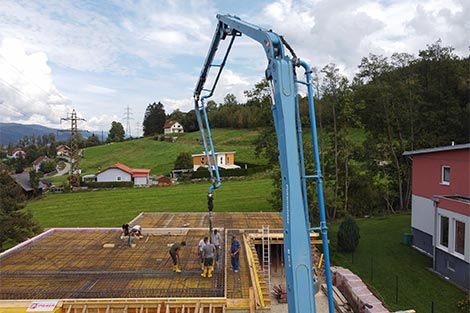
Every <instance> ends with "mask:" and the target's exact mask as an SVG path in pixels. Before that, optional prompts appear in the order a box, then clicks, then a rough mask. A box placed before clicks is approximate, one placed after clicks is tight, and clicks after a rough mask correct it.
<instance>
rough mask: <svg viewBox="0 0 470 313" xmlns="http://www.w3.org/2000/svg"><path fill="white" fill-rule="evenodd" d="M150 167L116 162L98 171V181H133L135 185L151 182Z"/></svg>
mask: <svg viewBox="0 0 470 313" xmlns="http://www.w3.org/2000/svg"><path fill="white" fill-rule="evenodd" d="M149 175H150V170H149V169H143V168H130V167H129V166H126V165H124V164H121V163H116V164H114V165H111V166H110V167H108V168H106V169H104V170H102V171H99V172H98V173H96V181H97V182H115V181H123V182H133V183H134V185H148V184H149Z"/></svg>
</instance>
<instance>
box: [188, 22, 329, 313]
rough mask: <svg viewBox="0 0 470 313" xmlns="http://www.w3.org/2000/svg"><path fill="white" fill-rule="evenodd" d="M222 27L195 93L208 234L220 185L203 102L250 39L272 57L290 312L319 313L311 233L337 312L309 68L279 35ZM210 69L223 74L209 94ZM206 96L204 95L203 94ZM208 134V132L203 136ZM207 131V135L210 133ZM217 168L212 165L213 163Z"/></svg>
mask: <svg viewBox="0 0 470 313" xmlns="http://www.w3.org/2000/svg"><path fill="white" fill-rule="evenodd" d="M217 19H218V24H217V28H216V30H215V34H214V37H213V38H212V43H211V46H210V49H209V53H208V55H207V57H206V60H205V63H204V67H203V69H202V71H201V75H200V77H199V81H198V83H197V85H196V89H195V91H194V102H195V111H196V116H197V120H198V123H199V128H200V130H201V136H202V139H203V144H204V150H205V153H206V156H207V159H208V162H209V164H208V165H209V166H208V167H209V171H210V173H211V177H212V185H211V186H210V188H209V191H208V207H209V217H210V221H211V222H210V231H211V234H212V208H213V198H212V192H213V190H214V189H216V188H219V187H220V185H221V182H220V176H219V171H218V167H217V162H215V160H216V158H215V151H214V146H213V143H212V137H211V133H210V128H209V124H208V118H207V111H206V107H205V100H206V99H207V98H209V97H211V96H212V94H213V91H214V89H215V87H216V85H217V82H218V80H219V77H220V74H221V72H222V69H223V67H224V65H225V62H226V60H227V57H228V54H229V52H230V49H231V47H232V44H233V41H234V40H235V38H236V36H241V35H246V36H248V37H250V38H252V39H254V40H256V41H257V42H259V43H260V44H261V45H262V46H263V48H264V51H265V53H266V57H267V58H268V67H267V69H266V73H265V74H266V79H267V80H268V81H270V82H271V86H272V89H273V90H272V92H273V99H274V103H273V104H272V113H273V118H274V125H275V128H276V134H277V141H278V149H279V161H280V166H281V179H282V217H283V220H284V262H285V266H286V286H287V293H288V299H289V300H288V301H289V302H288V305H289V312H290V313H294V312H297V313H305V312H316V309H315V292H314V273H313V266H312V253H311V246H310V232H311V231H313V230H316V231H320V232H321V237H322V243H323V253H324V261H325V269H326V270H325V273H326V283H327V289H328V306H329V312H330V313H334V304H333V295H332V286H331V274H330V257H329V251H328V234H327V227H326V216H325V207H324V200H323V187H322V174H321V169H320V159H319V152H318V141H317V132H316V122H315V110H314V105H313V88H312V84H311V70H310V67H309V66H308V64H306V63H305V62H303V61H301V60H299V59H297V57H296V56H295V53H293V51H291V54H292V56H293V57H292V58H290V57H289V56H288V55H286V54H285V48H288V49H289V50H291V49H290V47H289V45H287V43H286V42H285V41H284V40H283V38H282V37H280V36H279V35H278V34H276V33H274V32H272V31H270V30H266V29H263V28H261V27H258V26H255V25H253V24H249V23H247V22H244V21H242V20H240V19H239V18H237V17H234V16H230V15H217ZM226 38H230V43H229V44H228V48H227V51H226V53H225V55H224V57H223V59H222V62H221V63H220V64H217V65H215V64H212V62H213V60H214V56H215V54H216V51H217V49H218V47H219V44H220V42H221V40H225V39H226ZM212 67H217V68H218V69H219V71H218V73H217V75H216V76H215V79H214V82H213V85H212V87H211V88H210V89H204V85H205V82H206V79H207V76H208V73H209V71H210V69H211V68H212ZM295 67H303V68H304V70H305V77H306V79H305V81H299V80H297V76H296V72H295ZM299 83H300V84H304V85H306V86H307V91H308V101H309V110H310V129H311V135H312V149H313V155H314V163H315V172H316V173H314V174H313V175H306V173H305V167H304V153H303V145H302V127H301V123H300V113H299V103H298V98H297V95H298V92H297V84H299ZM202 92H205V93H206V94H205V95H201V93H202ZM205 130H206V131H205ZM206 132H207V134H206ZM212 163H214V164H212ZM309 178H312V179H314V180H315V181H316V185H317V191H318V204H319V211H320V226H319V227H315V228H310V222H309V215H308V203H307V187H306V186H307V183H306V180H307V179H309Z"/></svg>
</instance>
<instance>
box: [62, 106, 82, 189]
mask: <svg viewBox="0 0 470 313" xmlns="http://www.w3.org/2000/svg"><path fill="white" fill-rule="evenodd" d="M62 121H67V122H68V121H70V133H71V134H70V149H71V150H72V155H71V156H70V164H71V170H70V176H69V180H70V185H71V186H72V187H80V166H79V160H80V153H79V149H78V139H79V137H78V136H79V135H78V134H79V133H78V126H77V124H78V121H85V119H83V118H78V117H77V113H76V112H75V109H73V110H72V113H67V117H63V118H61V119H60V122H61V123H62Z"/></svg>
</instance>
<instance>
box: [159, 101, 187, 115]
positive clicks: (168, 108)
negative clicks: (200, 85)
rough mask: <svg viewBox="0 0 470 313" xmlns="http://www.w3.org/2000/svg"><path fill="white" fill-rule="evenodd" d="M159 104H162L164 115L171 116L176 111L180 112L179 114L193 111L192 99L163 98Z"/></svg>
mask: <svg viewBox="0 0 470 313" xmlns="http://www.w3.org/2000/svg"><path fill="white" fill-rule="evenodd" d="M161 102H162V103H163V105H164V107H165V112H166V114H171V113H172V112H173V111H174V110H176V109H178V110H180V111H181V112H188V111H190V110H192V109H194V100H193V98H185V99H172V98H163V100H162V101H161Z"/></svg>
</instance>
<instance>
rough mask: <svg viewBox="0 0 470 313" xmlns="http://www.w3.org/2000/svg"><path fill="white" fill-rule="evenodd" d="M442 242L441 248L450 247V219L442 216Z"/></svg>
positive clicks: (440, 241)
mask: <svg viewBox="0 0 470 313" xmlns="http://www.w3.org/2000/svg"><path fill="white" fill-rule="evenodd" d="M440 226H441V227H440V240H439V243H440V244H441V246H444V247H446V248H448V247H449V218H448V217H447V216H441V225H440Z"/></svg>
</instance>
